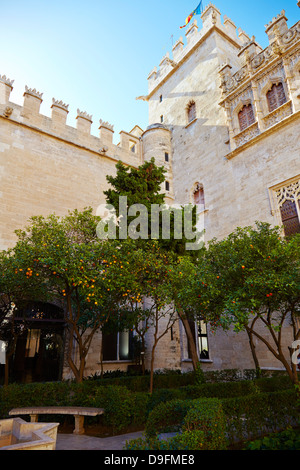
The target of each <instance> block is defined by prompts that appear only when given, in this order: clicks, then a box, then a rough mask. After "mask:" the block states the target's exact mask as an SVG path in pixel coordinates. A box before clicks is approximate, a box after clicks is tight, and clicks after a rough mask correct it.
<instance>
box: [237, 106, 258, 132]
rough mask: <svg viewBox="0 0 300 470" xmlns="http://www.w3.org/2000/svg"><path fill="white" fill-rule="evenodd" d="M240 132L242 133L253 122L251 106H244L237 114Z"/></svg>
mask: <svg viewBox="0 0 300 470" xmlns="http://www.w3.org/2000/svg"><path fill="white" fill-rule="evenodd" d="M238 118H239V124H240V130H241V131H243V130H244V129H246V128H247V127H249V126H251V124H253V123H254V122H255V116H254V112H253V107H252V104H251V103H249V104H245V105H244V106H243V107H242V109H241V110H240V112H239V114H238Z"/></svg>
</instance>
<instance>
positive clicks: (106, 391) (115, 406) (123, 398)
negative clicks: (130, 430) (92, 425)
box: [94, 385, 134, 432]
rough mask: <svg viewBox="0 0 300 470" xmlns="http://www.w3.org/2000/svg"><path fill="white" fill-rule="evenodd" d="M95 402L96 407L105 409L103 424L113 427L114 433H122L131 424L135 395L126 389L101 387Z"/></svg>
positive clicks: (113, 386) (110, 386)
mask: <svg viewBox="0 0 300 470" xmlns="http://www.w3.org/2000/svg"><path fill="white" fill-rule="evenodd" d="M94 400H95V401H94V403H95V406H97V407H99V408H104V410H105V412H104V415H103V423H104V424H105V425H107V426H112V428H113V432H116V431H117V432H120V431H122V430H123V429H126V428H127V427H128V426H129V425H130V424H131V422H132V417H133V409H134V395H133V394H132V393H131V392H130V391H129V390H128V389H127V388H126V387H121V386H116V385H108V386H107V387H99V388H98V390H97V392H96V395H95V399H94Z"/></svg>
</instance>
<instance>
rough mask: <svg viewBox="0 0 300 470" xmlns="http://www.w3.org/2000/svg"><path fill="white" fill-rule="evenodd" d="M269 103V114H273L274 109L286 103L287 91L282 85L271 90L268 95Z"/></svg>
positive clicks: (274, 86)
mask: <svg viewBox="0 0 300 470" xmlns="http://www.w3.org/2000/svg"><path fill="white" fill-rule="evenodd" d="M267 101H268V106H269V112H270V113H271V112H272V111H274V109H277V108H279V106H282V105H283V104H284V103H286V101H287V100H286V96H285V91H284V87H283V84H282V83H278V84H277V85H276V84H274V85H273V86H272V88H271V90H269V91H268V93H267Z"/></svg>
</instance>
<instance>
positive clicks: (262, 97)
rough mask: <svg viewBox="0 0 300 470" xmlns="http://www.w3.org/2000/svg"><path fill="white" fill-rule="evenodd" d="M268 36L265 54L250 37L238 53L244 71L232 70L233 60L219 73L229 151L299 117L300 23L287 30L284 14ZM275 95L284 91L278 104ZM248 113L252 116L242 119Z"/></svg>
mask: <svg viewBox="0 0 300 470" xmlns="http://www.w3.org/2000/svg"><path fill="white" fill-rule="evenodd" d="M265 30H266V34H267V35H268V38H269V45H268V46H267V47H266V48H265V49H263V50H261V49H260V48H259V46H258V45H257V43H256V42H255V38H254V37H252V38H251V39H250V40H249V41H247V42H245V43H244V45H243V47H242V49H241V50H240V51H239V53H238V56H239V57H240V59H241V60H242V67H241V68H239V69H238V70H236V69H234V68H233V66H232V65H231V63H230V61H229V60H227V61H226V63H224V64H223V65H222V66H221V67H220V68H219V75H220V82H221V86H220V88H221V90H222V100H221V102H220V105H222V106H223V107H224V109H225V112H226V115H227V123H228V129H229V141H230V148H231V151H234V150H235V149H238V148H240V147H242V146H243V145H244V144H248V142H250V141H252V140H253V139H256V138H260V137H261V136H262V135H264V134H265V133H268V132H272V130H273V129H274V126H276V125H284V123H285V122H287V121H289V120H292V119H294V118H295V117H297V116H298V115H299V113H300V80H299V74H300V54H299V51H300V21H298V22H297V23H296V24H295V25H294V26H292V27H291V28H289V27H288V24H287V18H286V17H285V11H284V10H282V11H281V13H280V14H279V15H277V16H276V17H274V18H273V19H272V20H271V21H270V22H269V23H268V24H267V25H265ZM274 90H280V100H279V99H278V100H275V101H274V98H273V96H274V93H275V92H277V93H279V91H274ZM246 110H247V112H249V113H250V114H249V115H248V118H247V119H244V114H243V113H244V112H246ZM249 116H250V117H249Z"/></svg>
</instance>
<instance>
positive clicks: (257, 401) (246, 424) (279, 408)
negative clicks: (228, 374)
mask: <svg viewBox="0 0 300 470" xmlns="http://www.w3.org/2000/svg"><path fill="white" fill-rule="evenodd" d="M222 405H223V410H224V413H225V415H226V420H227V435H228V440H229V442H230V443H234V442H241V441H243V440H245V439H252V438H258V437H260V436H262V435H264V434H267V433H270V432H275V431H278V430H282V429H285V428H286V427H287V426H288V425H291V426H295V425H296V424H297V423H298V421H299V410H298V409H297V394H296V392H295V389H291V390H282V391H279V392H268V393H259V394H256V395H249V396H244V397H239V398H228V399H224V400H222Z"/></svg>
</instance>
